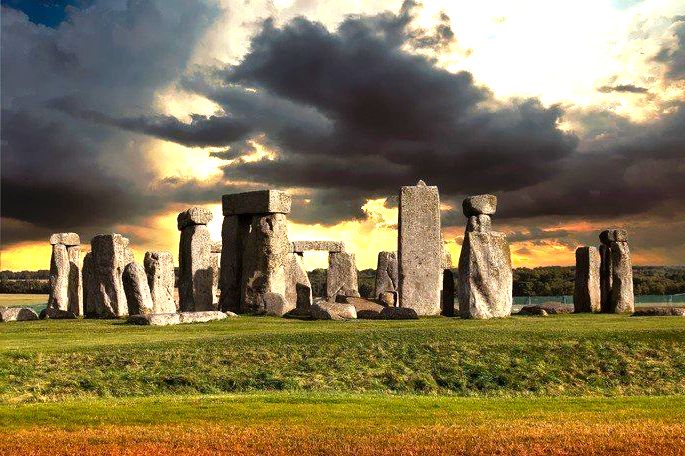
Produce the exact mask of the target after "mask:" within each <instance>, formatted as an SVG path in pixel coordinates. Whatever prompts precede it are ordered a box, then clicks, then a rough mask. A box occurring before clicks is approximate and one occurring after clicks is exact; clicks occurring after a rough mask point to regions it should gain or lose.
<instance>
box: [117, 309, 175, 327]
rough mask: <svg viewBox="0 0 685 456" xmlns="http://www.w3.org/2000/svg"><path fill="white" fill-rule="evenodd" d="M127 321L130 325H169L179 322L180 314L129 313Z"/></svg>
mask: <svg viewBox="0 0 685 456" xmlns="http://www.w3.org/2000/svg"><path fill="white" fill-rule="evenodd" d="M127 322H128V323H129V324H131V325H150V326H169V325H177V324H179V323H180V322H181V316H180V315H179V314H177V313H175V312H174V313H153V314H148V315H131V316H130V317H128V320H127Z"/></svg>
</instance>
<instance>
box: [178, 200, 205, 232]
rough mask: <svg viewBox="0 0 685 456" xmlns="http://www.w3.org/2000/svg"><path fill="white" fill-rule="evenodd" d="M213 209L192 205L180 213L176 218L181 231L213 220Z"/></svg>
mask: <svg viewBox="0 0 685 456" xmlns="http://www.w3.org/2000/svg"><path fill="white" fill-rule="evenodd" d="M212 217H213V214H212V211H210V210H209V209H205V208H204V207H197V206H195V207H191V208H190V209H187V210H185V211H183V212H181V213H179V214H178V218H177V219H176V220H177V222H178V229H179V231H180V230H182V229H183V228H186V227H188V226H193V225H206V224H208V223H209V222H211V221H212Z"/></svg>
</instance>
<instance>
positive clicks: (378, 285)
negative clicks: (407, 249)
mask: <svg viewBox="0 0 685 456" xmlns="http://www.w3.org/2000/svg"><path fill="white" fill-rule="evenodd" d="M397 267H398V266H397V252H378V265H377V267H376V281H375V286H374V293H373V295H374V297H375V298H376V299H381V298H382V297H385V295H384V293H392V294H393V296H394V298H393V303H392V304H391V305H395V301H397V286H398V281H399V278H398V275H399V273H398V269H397Z"/></svg>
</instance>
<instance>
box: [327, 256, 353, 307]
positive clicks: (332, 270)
mask: <svg viewBox="0 0 685 456" xmlns="http://www.w3.org/2000/svg"><path fill="white" fill-rule="evenodd" d="M358 287H359V285H358V283H357V264H356V262H355V259H354V253H348V252H330V253H329V254H328V274H326V297H327V299H328V300H330V301H333V300H335V297H336V296H338V295H343V296H359V288H358Z"/></svg>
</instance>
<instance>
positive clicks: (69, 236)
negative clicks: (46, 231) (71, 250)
mask: <svg viewBox="0 0 685 456" xmlns="http://www.w3.org/2000/svg"><path fill="white" fill-rule="evenodd" d="M50 244H51V245H57V244H64V245H67V246H69V245H80V244H81V238H79V235H78V234H76V233H55V234H53V235H52V236H50Z"/></svg>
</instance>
